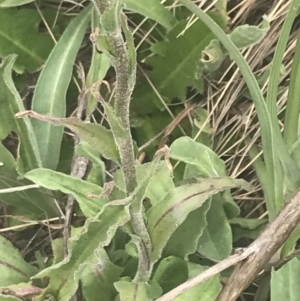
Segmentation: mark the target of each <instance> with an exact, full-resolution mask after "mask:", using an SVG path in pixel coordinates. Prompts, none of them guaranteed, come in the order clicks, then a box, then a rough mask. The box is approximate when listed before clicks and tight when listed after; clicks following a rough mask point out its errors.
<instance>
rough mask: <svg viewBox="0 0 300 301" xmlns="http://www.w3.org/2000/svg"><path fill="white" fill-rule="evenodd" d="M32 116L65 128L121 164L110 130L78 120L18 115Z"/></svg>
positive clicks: (30, 113) (29, 112)
mask: <svg viewBox="0 0 300 301" xmlns="http://www.w3.org/2000/svg"><path fill="white" fill-rule="evenodd" d="M27 115H29V116H31V117H33V118H36V119H39V120H41V121H46V122H49V123H52V124H54V125H59V126H65V127H67V128H69V129H70V130H71V131H72V132H74V133H75V134H76V135H77V136H78V137H79V138H80V139H81V140H83V141H86V142H87V143H89V145H90V146H91V147H92V148H94V149H95V150H96V151H98V152H99V153H100V154H101V155H103V156H104V157H105V158H107V159H112V160H115V161H117V162H119V161H120V160H119V152H118V149H117V146H116V143H115V140H114V137H113V134H112V132H111V131H110V130H108V129H106V128H105V127H104V126H102V125H100V124H95V123H86V122H83V121H81V120H79V119H77V118H74V117H71V118H57V117H50V116H46V115H41V114H38V113H36V112H34V111H25V112H21V113H19V114H17V117H18V118H22V117H24V116H27Z"/></svg>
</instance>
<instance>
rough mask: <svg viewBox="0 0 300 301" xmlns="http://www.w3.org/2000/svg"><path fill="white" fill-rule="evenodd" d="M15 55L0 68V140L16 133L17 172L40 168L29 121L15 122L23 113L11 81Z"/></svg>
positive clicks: (9, 57)
mask: <svg viewBox="0 0 300 301" xmlns="http://www.w3.org/2000/svg"><path fill="white" fill-rule="evenodd" d="M15 60H16V56H15V55H10V56H8V57H6V58H5V59H4V61H3V63H2V65H1V66H0V91H1V93H0V120H1V123H0V140H3V139H5V138H6V137H7V136H8V135H9V134H10V133H11V132H15V133H17V135H18V136H19V139H20V146H19V149H18V172H19V173H20V174H23V173H24V172H26V171H29V170H31V169H34V168H37V167H40V166H41V160H40V154H39V149H38V146H37V141H36V138H35V136H34V133H33V129H32V125H31V122H30V120H29V119H28V118H27V117H26V118H25V119H23V120H17V119H16V118H15V114H16V113H18V112H19V111H24V106H23V103H22V100H21V98H20V96H19V94H18V92H17V90H16V88H15V86H14V83H13V81H12V67H13V64H14V62H15Z"/></svg>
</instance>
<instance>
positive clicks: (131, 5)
mask: <svg viewBox="0 0 300 301" xmlns="http://www.w3.org/2000/svg"><path fill="white" fill-rule="evenodd" d="M124 3H125V4H126V9H129V10H131V11H134V12H136V13H139V14H141V15H143V16H145V17H147V18H149V19H152V20H154V21H156V22H157V23H159V24H161V25H162V26H164V27H165V28H167V29H169V30H170V29H171V28H173V27H174V25H175V24H176V23H177V20H176V18H175V17H174V16H173V14H172V13H171V12H169V11H168V10H167V9H166V8H165V7H164V6H163V5H162V4H161V3H160V1H159V0H124Z"/></svg>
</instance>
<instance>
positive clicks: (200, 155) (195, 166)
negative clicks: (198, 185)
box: [170, 137, 250, 218]
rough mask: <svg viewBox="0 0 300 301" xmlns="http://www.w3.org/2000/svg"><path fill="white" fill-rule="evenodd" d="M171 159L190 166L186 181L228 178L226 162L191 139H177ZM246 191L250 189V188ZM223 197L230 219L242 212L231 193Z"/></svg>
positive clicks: (186, 171) (187, 168)
mask: <svg viewBox="0 0 300 301" xmlns="http://www.w3.org/2000/svg"><path fill="white" fill-rule="evenodd" d="M170 157H171V158H172V159H175V160H179V161H181V162H184V163H187V164H188V165H187V166H186V169H185V173H184V178H185V179H189V178H197V177H199V176H200V177H202V176H204V177H219V176H226V168H225V163H224V161H223V160H221V159H220V158H219V157H218V155H217V154H216V153H215V152H214V151H213V150H212V149H211V148H209V147H208V146H206V145H205V144H202V143H199V142H196V141H194V140H193V139H191V138H190V137H181V138H178V139H176V140H175V141H174V142H173V144H172V145H171V147H170ZM245 188H246V187H245ZM246 189H250V187H247V188H246ZM222 196H223V201H224V209H225V211H226V213H227V215H228V216H229V218H232V217H235V216H237V215H238V214H239V212H240V210H239V207H238V205H237V204H236V203H235V202H234V200H233V198H232V196H231V194H230V192H229V191H225V192H224V193H223V194H222Z"/></svg>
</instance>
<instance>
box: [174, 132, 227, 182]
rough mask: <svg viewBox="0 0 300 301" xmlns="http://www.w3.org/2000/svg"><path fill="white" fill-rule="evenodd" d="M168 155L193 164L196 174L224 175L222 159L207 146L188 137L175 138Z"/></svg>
mask: <svg viewBox="0 0 300 301" xmlns="http://www.w3.org/2000/svg"><path fill="white" fill-rule="evenodd" d="M170 157H171V158H172V159H174V160H178V161H182V162H185V163H187V164H191V165H194V166H195V167H196V168H197V169H198V171H199V174H198V176H205V177H219V176H226V169H225V163H224V161H223V160H221V159H220V158H219V157H218V155H217V154H216V153H215V152H214V151H213V150H212V149H210V148H209V147H208V146H206V145H204V144H202V143H198V142H195V141H194V140H193V139H191V138H190V137H180V138H178V139H176V140H175V141H174V142H173V143H172V145H171V147H170Z"/></svg>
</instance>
